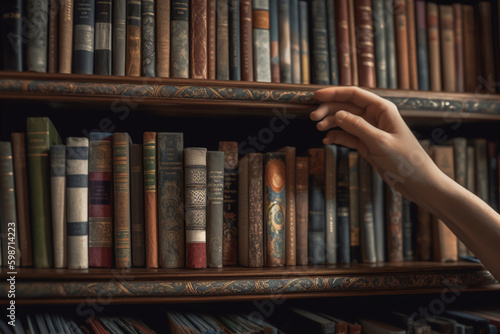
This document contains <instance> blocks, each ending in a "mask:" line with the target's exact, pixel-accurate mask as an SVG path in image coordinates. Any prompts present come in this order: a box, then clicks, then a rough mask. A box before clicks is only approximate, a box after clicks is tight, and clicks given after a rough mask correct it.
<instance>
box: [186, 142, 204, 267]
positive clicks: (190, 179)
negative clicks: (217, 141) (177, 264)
mask: <svg viewBox="0 0 500 334" xmlns="http://www.w3.org/2000/svg"><path fill="white" fill-rule="evenodd" d="M184 171H185V177H184V183H185V206H184V209H185V217H186V268H206V267H207V216H206V215H207V149H206V148H202V147H188V148H186V149H184Z"/></svg>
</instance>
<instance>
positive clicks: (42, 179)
mask: <svg viewBox="0 0 500 334" xmlns="http://www.w3.org/2000/svg"><path fill="white" fill-rule="evenodd" d="M26 128H27V130H26V139H27V153H28V171H29V175H28V177H29V186H30V188H29V192H30V206H31V232H32V235H33V265H34V267H35V268H51V267H52V266H53V264H54V261H53V260H54V257H53V248H52V247H53V244H52V226H51V224H52V214H51V202H50V179H49V178H50V172H49V149H50V146H51V145H58V144H61V137H60V136H59V133H58V132H57V130H56V128H55V127H54V125H53V123H52V121H51V120H50V118H48V117H28V118H27V120H26Z"/></svg>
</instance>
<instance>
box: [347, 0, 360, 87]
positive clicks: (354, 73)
mask: <svg viewBox="0 0 500 334" xmlns="http://www.w3.org/2000/svg"><path fill="white" fill-rule="evenodd" d="M347 22H348V25H349V43H350V44H351V54H350V56H351V77H352V79H351V80H352V84H353V85H354V86H359V71H358V49H357V48H356V45H357V43H356V22H355V15H354V0H347Z"/></svg>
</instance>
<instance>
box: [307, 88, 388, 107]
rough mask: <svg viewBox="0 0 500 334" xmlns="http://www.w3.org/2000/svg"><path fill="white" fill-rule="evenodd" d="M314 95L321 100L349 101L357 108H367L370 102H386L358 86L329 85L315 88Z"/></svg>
mask: <svg viewBox="0 0 500 334" xmlns="http://www.w3.org/2000/svg"><path fill="white" fill-rule="evenodd" d="M314 97H315V98H316V99H317V100H319V101H321V102H331V101H335V102H350V103H352V104H354V105H355V106H357V107H359V108H362V109H364V108H367V107H368V106H369V105H370V104H374V103H383V104H385V103H386V100H385V99H383V98H381V97H380V96H378V95H377V94H374V93H372V92H369V91H367V90H365V89H362V88H359V87H345V86H337V87H329V88H323V89H320V90H317V91H316V92H315V93H314Z"/></svg>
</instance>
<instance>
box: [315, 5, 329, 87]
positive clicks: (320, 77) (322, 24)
mask: <svg viewBox="0 0 500 334" xmlns="http://www.w3.org/2000/svg"><path fill="white" fill-rule="evenodd" d="M311 23H312V31H311V33H312V58H313V59H312V61H313V64H314V65H313V68H312V75H313V82H312V83H314V84H318V85H329V84H330V59H329V55H328V54H329V52H328V30H327V23H326V1H325V0H312V1H311Z"/></svg>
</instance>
